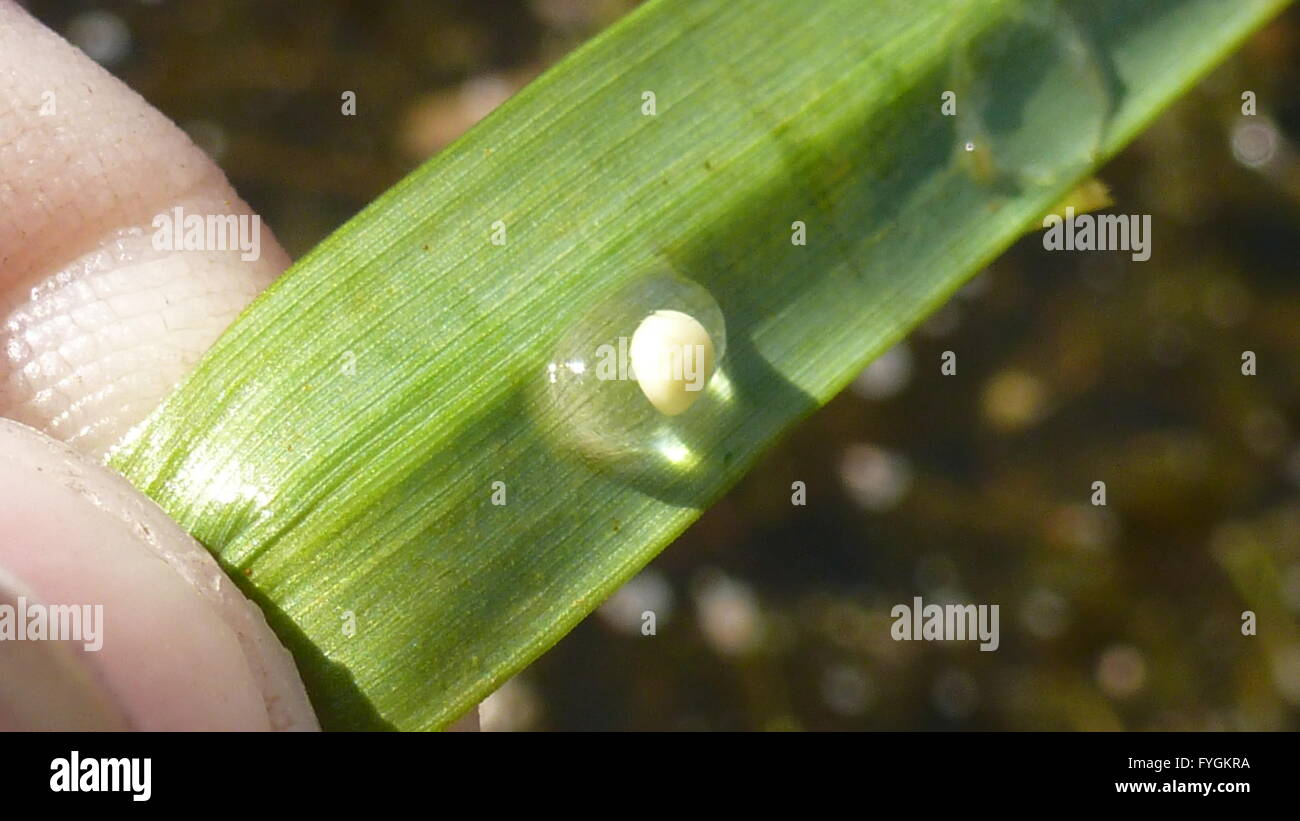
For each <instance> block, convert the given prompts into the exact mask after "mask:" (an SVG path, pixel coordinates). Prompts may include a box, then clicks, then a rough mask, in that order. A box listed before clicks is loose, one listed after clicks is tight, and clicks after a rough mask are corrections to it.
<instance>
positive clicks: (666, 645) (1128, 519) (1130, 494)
mask: <svg viewBox="0 0 1300 821" xmlns="http://www.w3.org/2000/svg"><path fill="white" fill-rule="evenodd" d="M1138 1H1139V0H1134V2H1138ZM864 2H866V0H864ZM26 5H27V7H28V8H29V9H30V10H31V11H32V12H33V13H34V14H35V15H36V16H37V17H39V18H40V19H41V20H43V21H44V22H45V23H46V24H47V25H49V26H50V27H52V28H54V29H55V30H57V31H59V32H61V33H63V34H64V36H66V37H68V39H70V40H72V41H73V42H74V43H76V44H77V45H79V46H80V47H82V48H83V49H84V50H85V51H86V52H87V53H89V54H90V55H91V56H92V57H94V58H95V59H97V60H98V61H99V62H101V63H102V64H104V65H105V66H106V67H107V68H108V69H109V70H111V71H112V72H114V73H115V74H117V75H118V76H119V77H121V78H122V79H123V80H125V81H126V82H127V83H128V84H129V85H131V86H132V87H133V88H135V89H136V90H138V91H139V92H140V93H141V94H142V95H143V96H144V97H145V98H147V99H148V100H149V101H150V102H151V103H153V104H154V105H155V106H157V107H158V108H160V109H161V110H162V111H163V112H164V113H166V114H168V115H169V116H170V117H172V118H173V119H174V120H176V121H177V122H178V123H180V124H181V126H182V127H184V128H185V129H186V130H187V131H188V132H189V133H190V134H191V136H192V137H193V138H194V140H195V141H196V142H197V143H198V144H199V145H201V146H203V147H204V148H205V149H206V150H207V151H208V152H209V153H211V154H212V156H213V157H215V158H216V160H217V161H218V162H219V163H220V164H221V166H222V167H223V168H224V169H225V170H226V172H227V173H228V174H229V176H230V177H231V180H232V181H233V183H234V185H235V187H236V188H237V189H238V190H239V191H240V192H241V194H242V195H243V196H244V198H245V199H247V200H248V201H249V202H250V203H251V204H252V205H253V207H254V208H255V209H257V210H258V211H259V212H260V213H261V214H262V215H263V216H264V217H265V218H266V220H267V221H268V222H269V223H270V225H271V226H272V227H273V228H274V230H275V232H276V234H277V235H278V237H279V239H280V241H281V242H282V243H283V244H284V246H285V247H286V248H287V249H288V251H289V252H290V254H292V255H294V256H298V255H301V254H302V253H304V252H305V251H307V250H308V249H310V248H311V247H312V246H314V245H315V244H316V243H317V242H319V241H320V240H321V239H322V238H323V237H324V236H326V235H327V234H328V233H329V232H330V231H332V230H333V229H335V228H336V227H338V226H339V225H341V224H342V223H343V222H344V221H345V220H346V219H347V218H349V217H350V216H352V215H353V214H355V213H356V212H357V211H358V210H359V209H360V208H362V207H363V206H364V205H365V204H366V203H368V202H369V201H370V200H371V199H373V198H374V197H375V196H377V195H378V194H379V193H381V192H382V191H383V190H384V189H386V188H387V187H388V186H390V185H391V184H393V183H394V182H396V181H397V180H398V179H399V178H401V176H403V175H404V174H405V173H406V172H407V171H409V170H410V169H412V168H414V167H415V166H416V165H418V164H419V163H420V162H421V161H422V160H423V159H425V158H426V157H428V156H430V155H431V154H433V153H434V152H436V151H437V150H438V149H439V148H441V147H442V146H444V145H446V144H447V143H449V142H450V141H451V140H453V139H455V137H456V136H458V135H459V134H460V133H462V132H463V131H465V130H466V129H467V128H469V127H470V126H471V125H472V124H473V123H474V122H476V121H477V120H478V119H480V118H481V117H482V116H484V115H485V114H486V113H487V112H489V111H490V110H491V109H492V108H493V107H494V106H496V105H497V104H499V103H500V102H501V101H502V100H504V99H505V98H507V97H508V96H509V95H510V94H512V93H513V92H514V91H516V90H517V89H518V88H520V87H521V86H522V85H523V84H525V83H526V82H528V80H529V79H531V78H532V77H534V76H536V75H537V74H538V73H539V72H541V71H542V70H544V69H545V68H546V67H547V66H548V65H550V64H551V63H553V62H555V61H556V60H558V59H559V58H561V57H562V56H563V55H564V54H566V53H567V52H568V51H570V50H572V49H573V48H575V47H576V46H578V45H580V44H581V43H582V42H583V41H585V40H586V39H588V38H589V37H591V36H592V35H594V34H595V33H597V32H598V31H599V30H600V29H601V28H603V27H604V26H606V25H609V24H610V23H612V22H613V21H615V20H616V19H618V17H620V16H621V15H622V14H625V13H626V12H627V11H629V10H630V9H631V8H632V7H633V6H634V5H636V3H635V2H632V1H631V0H492V1H491V2H489V1H488V0H462V1H461V2H436V1H435V0H429V2H415V0H407V1H406V2H377V1H376V0H369V1H367V2H361V1H360V0H356V1H354V2H344V1H343V0H319V2H310V3H307V2H266V1H265V0H184V2H179V1H178V2H167V1H166V0H153V2H139V1H137V2H72V1H71V0H63V1H62V2H55V1H54V0H31V2H28V3H26ZM1298 57H1300V11H1298V10H1297V9H1295V8H1292V9H1291V10H1290V11H1289V12H1288V13H1287V14H1286V15H1284V17H1283V18H1281V19H1280V20H1279V21H1277V22H1276V23H1275V24H1273V25H1272V26H1270V27H1269V28H1267V29H1266V30H1264V31H1262V32H1260V33H1259V34H1258V35H1256V36H1255V37H1254V38H1253V39H1251V40H1250V41H1249V42H1248V43H1247V44H1246V46H1245V48H1244V49H1243V50H1242V51H1241V52H1240V53H1239V54H1237V55H1236V56H1235V57H1234V58H1233V59H1232V60H1231V61H1230V62H1229V63H1228V64H1226V65H1225V66H1223V67H1222V68H1220V69H1219V70H1218V71H1216V72H1215V73H1214V74H1213V75H1212V76H1211V77H1210V78H1208V79H1207V80H1206V81H1205V82H1203V83H1202V84H1200V85H1199V86H1198V87H1197V88H1196V89H1195V90H1194V91H1193V92H1192V93H1190V94H1189V95H1188V96H1187V97H1185V98H1184V99H1183V100H1182V101H1181V102H1180V103H1179V104H1178V105H1177V106H1176V107H1175V108H1174V109H1172V110H1171V111H1169V112H1168V113H1166V114H1165V115H1164V116H1163V117H1161V118H1160V119H1159V120H1158V121H1157V122H1156V123H1155V125H1154V126H1153V127H1152V128H1151V129H1150V130H1149V131H1148V132H1147V133H1146V134H1145V135H1144V136H1142V137H1141V138H1140V139H1139V140H1138V141H1137V142H1136V143H1135V144H1134V145H1133V146H1131V147H1130V148H1129V149H1128V150H1127V151H1125V152H1124V153H1123V154H1122V155H1121V156H1120V157H1118V158H1117V159H1116V160H1115V161H1113V162H1112V163H1110V164H1109V165H1108V166H1106V167H1105V168H1103V169H1102V171H1101V172H1100V174H1099V176H1100V177H1101V178H1102V179H1103V180H1104V181H1105V182H1106V183H1108V184H1109V185H1110V186H1111V188H1112V190H1113V194H1114V198H1115V200H1116V205H1115V207H1114V210H1115V211H1116V212H1117V213H1125V214H1151V215H1152V217H1153V224H1154V251H1153V254H1152V257H1151V260H1150V261H1149V262H1146V263H1142V264H1137V263H1133V262H1131V261H1129V259H1128V255H1127V254H1118V253H1074V254H1051V253H1047V252H1045V251H1044V250H1043V249H1042V244H1041V240H1040V237H1039V235H1037V234H1034V235H1031V236H1028V237H1026V238H1024V239H1023V240H1022V241H1021V242H1019V243H1018V244H1017V245H1016V246H1015V247H1014V248H1013V249H1012V250H1011V251H1010V252H1009V253H1007V254H1006V255H1005V256H1004V257H1003V258H1002V259H1000V260H999V261H998V262H997V263H995V264H994V265H993V266H991V267H990V268H989V269H988V270H987V271H985V272H983V273H981V274H980V275H979V276H978V277H977V278H976V279H974V280H973V281H972V282H971V283H970V285H968V286H967V287H966V288H965V289H963V291H962V292H961V293H960V295H959V296H958V297H957V298H956V299H954V300H953V301H952V302H951V303H950V304H948V305H947V306H946V307H945V308H943V309H942V310H941V311H940V312H939V313H937V314H935V315H934V316H932V317H931V318H930V319H929V320H928V321H927V322H926V323H925V324H924V325H923V326H921V327H920V328H918V329H917V330H916V331H915V332H914V333H913V334H912V336H911V337H910V338H909V339H908V340H906V341H905V342H904V343H902V344H900V345H899V346H898V347H896V348H895V349H894V350H893V351H891V352H889V353H888V354H886V355H885V356H884V357H882V358H881V359H879V360H877V362H876V363H875V364H874V365H872V366H871V367H870V368H868V369H867V370H866V371H865V372H863V374H862V375H861V376H860V377H859V378H858V379H857V381H856V382H855V383H854V384H853V386H852V388H851V389H850V390H848V391H846V392H845V393H844V394H843V395H841V396H840V397H839V398H837V399H836V400H835V401H833V402H832V403H831V404H830V405H829V406H828V407H826V408H825V409H824V410H822V411H820V412H819V413H817V414H816V415H814V416H813V417H812V418H810V419H809V420H807V421H806V422H805V423H804V424H802V425H801V426H800V427H799V428H798V429H796V430H795V431H794V432H793V433H792V434H791V435H790V436H789V437H788V438H787V439H786V440H785V441H784V442H783V443H782V444H781V445H779V446H778V447H777V448H775V449H774V450H773V451H772V452H771V453H770V454H769V455H768V456H767V458H766V459H765V460H764V461H763V463H762V464H761V465H760V466H759V467H758V468H757V469H756V470H755V471H754V472H753V473H751V474H750V475H749V476H748V477H747V478H746V479H745V480H744V481H743V482H742V483H741V484H740V485H739V486H738V487H737V488H736V489H735V490H734V491H733V492H732V493H731V494H730V495H728V496H727V497H726V498H725V499H724V500H723V501H722V502H721V503H719V504H718V505H717V506H716V507H714V508H713V509H711V510H710V511H708V512H707V513H706V514H705V515H704V516H703V517H702V518H701V519H700V521H699V522H698V523H697V524H696V525H695V526H694V527H692V528H691V530H690V531H689V532H688V533H686V534H685V535H684V536H683V537H682V538H681V539H680V540H678V541H677V542H676V543H675V544H673V545H672V546H671V547H670V548H669V549H668V550H666V551H665V552H664V553H663V554H662V555H661V556H660V557H659V558H658V559H657V560H655V561H654V562H653V563H652V564H651V565H650V566H649V567H648V568H647V569H646V570H645V571H643V572H642V573H641V575H639V576H638V577H637V578H636V579H634V580H633V581H632V582H631V583H629V584H628V585H627V586H626V587H625V588H624V589H623V590H621V591H620V592H619V593H618V594H616V595H615V597H614V598H613V599H611V600H610V601H609V602H608V603H607V604H606V605H605V606H603V607H602V608H601V609H600V610H599V611H598V612H597V613H596V614H593V615H592V616H591V617H590V618H588V619H587V620H586V621H585V622H584V623H583V624H582V625H580V626H579V627H578V628H577V629H576V630H574V631H573V633H571V634H570V635H569V636H568V637H567V638H565V639H564V640H563V641H562V642H561V643H560V644H559V645H558V646H557V647H556V648H555V649H553V650H552V651H551V652H549V653H548V654H547V655H545V656H544V657H543V658H542V659H541V660H540V661H538V662H537V663H536V664H534V665H533V666H532V667H530V668H529V669H528V670H526V671H525V672H524V673H522V674H521V675H519V676H518V677H517V678H515V679H514V680H513V681H511V682H509V683H508V684H507V685H505V686H504V687H503V688H502V689H501V690H500V691H499V692H498V693H497V694H496V695H494V696H493V697H491V698H490V699H489V700H488V702H487V703H486V704H485V705H484V707H483V722H484V725H485V728H486V729H517V730H525V729H529V730H531V729H539V730H545V729H554V730H572V729H583V730H591V729H600V730H614V729H701V730H703V729H816V730H830V729H949V728H953V729H966V728H969V729H1085V730H1108V729H1265V730H1280V729H1290V730H1294V729H1296V728H1297V727H1298V726H1300V631H1298V630H1297V616H1298V615H1300V504H1298V503H1297V489H1298V488H1300V438H1298V436H1297V435H1298V433H1300V357H1298V356H1297V353H1298V349H1300V278H1298V277H1297V268H1298V267H1300V149H1298V148H1297V144H1298V142H1300V93H1298V92H1300V59H1298ZM1245 90H1250V91H1253V92H1255V94H1256V95H1257V99H1258V114H1257V115H1256V116H1254V117H1244V116H1242V113H1241V94H1242V92H1243V91H1245ZM345 91H354V92H355V93H356V95H357V116H355V117H344V116H341V115H340V105H341V95H342V94H343V92H345ZM937 105H938V101H936V106H937ZM944 351H954V352H956V353H957V355H958V362H959V370H958V374H957V376H955V377H941V376H940V373H939V362H940V356H941V354H942V353H943V352H944ZM1244 351H1253V352H1254V353H1255V354H1256V356H1257V358H1258V374H1257V375H1255V376H1244V375H1243V374H1242V372H1241V357H1242V353H1243V352H1244ZM794 481H802V482H805V483H806V485H807V488H808V502H807V505H806V506H795V505H792V504H791V500H790V496H791V489H790V488H791V483H792V482H794ZM1093 481H1104V482H1105V483H1106V487H1107V504H1106V506H1104V507H1099V506H1094V505H1092V504H1091V503H1090V497H1091V494H1092V487H1091V484H1092V482H1093ZM914 596H922V597H924V599H925V601H926V603H939V604H942V603H948V602H953V603H967V602H969V603H979V604H997V605H999V607H1000V619H1001V646H1000V648H999V649H998V650H997V651H996V652H992V653H981V652H979V651H978V649H977V646H976V645H975V644H974V643H972V642H940V643H926V642H895V641H893V640H892V639H891V638H890V626H891V623H892V620H891V618H890V615H889V613H890V609H891V608H892V607H893V606H894V605H895V604H900V603H910V602H911V601H912V598H913V597H914ZM646 610H653V611H655V613H656V614H657V628H658V629H657V634H656V635H654V636H643V635H642V634H641V623H642V622H641V614H642V613H643V612H644V611H646ZM1245 610H1251V611H1254V613H1255V614H1256V615H1257V618H1258V635H1256V636H1243V635H1242V632H1241V619H1242V612H1243V611H1245Z"/></svg>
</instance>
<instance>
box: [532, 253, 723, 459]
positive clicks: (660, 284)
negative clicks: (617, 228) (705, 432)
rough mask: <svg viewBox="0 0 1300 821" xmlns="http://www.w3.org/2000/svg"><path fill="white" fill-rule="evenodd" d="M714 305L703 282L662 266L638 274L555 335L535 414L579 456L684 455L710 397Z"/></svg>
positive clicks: (718, 313) (716, 363)
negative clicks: (540, 397) (553, 347)
mask: <svg viewBox="0 0 1300 821" xmlns="http://www.w3.org/2000/svg"><path fill="white" fill-rule="evenodd" d="M725 353H726V324H725V322H724V320H723V317H722V310H721V309H720V308H719V307H718V304H717V302H716V301H715V300H714V299H713V296H712V295H711V294H710V293H709V292H708V290H706V289H705V288H704V287H702V286H701V285H699V284H698V283H696V282H693V281H692V280H689V279H686V278H685V277H682V276H678V275H676V274H674V273H671V272H668V271H667V270H663V271H655V272H653V273H650V274H647V275H644V276H640V277H637V278H636V279H634V280H633V281H632V282H631V283H629V284H628V285H626V286H624V287H622V288H620V289H618V290H617V291H615V292H614V293H613V294H612V295H610V296H608V297H606V298H604V299H602V300H600V301H599V302H597V303H596V304H595V305H593V306H592V307H591V308H590V309H588V310H587V311H586V312H585V313H584V314H583V315H582V316H581V317H579V319H578V320H577V321H576V322H574V324H573V325H572V326H570V327H569V328H567V329H566V330H565V331H564V332H562V333H561V334H560V336H559V337H558V340H557V343H556V346H555V350H554V353H553V354H552V356H551V357H550V359H549V361H548V362H547V364H546V373H545V378H544V380H543V384H544V387H545V391H544V401H543V403H542V405H543V406H542V408H541V412H542V413H543V414H544V415H545V417H546V420H547V426H548V428H549V429H550V430H552V431H554V432H556V433H558V434H559V435H560V438H561V439H562V440H563V442H564V444H565V445H566V446H569V447H570V448H572V449H575V450H577V451H579V452H581V453H582V454H584V455H586V456H592V457H609V456H616V455H630V454H637V453H650V454H657V455H658V456H660V457H663V458H664V459H666V460H667V461H669V462H678V461H685V460H686V459H688V458H689V455H690V453H691V450H692V448H691V444H690V443H691V441H692V438H693V436H692V434H693V433H694V432H695V428H696V426H697V424H698V418H699V417H700V416H701V415H702V414H704V413H706V411H704V410H703V408H704V407H705V406H707V405H709V404H710V403H711V402H713V401H725V391H723V392H721V398H720V397H719V393H720V392H719V389H718V379H719V374H718V369H719V367H720V364H721V363H722V360H723V357H724V355H725Z"/></svg>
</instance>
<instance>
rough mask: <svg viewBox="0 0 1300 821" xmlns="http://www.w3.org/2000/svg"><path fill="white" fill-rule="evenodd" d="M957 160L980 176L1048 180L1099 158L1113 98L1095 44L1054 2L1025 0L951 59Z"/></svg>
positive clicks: (1029, 182) (1029, 181) (1039, 182)
mask: <svg viewBox="0 0 1300 821" xmlns="http://www.w3.org/2000/svg"><path fill="white" fill-rule="evenodd" d="M952 83H953V89H954V91H955V93H956V100H957V116H956V127H957V138H958V142H957V145H958V146H959V148H960V150H959V151H958V155H959V159H960V161H961V162H962V163H963V164H964V165H966V166H967V167H968V168H969V169H970V170H971V172H972V174H973V175H974V176H975V178H976V179H977V180H978V181H979V182H989V181H990V179H991V177H992V176H994V175H996V176H1000V177H1003V178H1006V179H1008V180H1010V181H1013V182H1016V183H1018V184H1019V185H1021V186H1036V185H1048V184H1052V183H1054V182H1056V181H1058V180H1060V179H1062V178H1064V177H1069V176H1073V175H1076V174H1077V173H1078V172H1079V170H1080V169H1081V168H1083V167H1086V166H1087V165H1088V164H1089V163H1091V162H1093V161H1094V159H1095V157H1096V154H1097V152H1098V150H1099V148H1100V146H1101V143H1102V139H1103V136H1104V133H1105V130H1106V128H1107V125H1108V123H1109V120H1110V117H1111V114H1112V108H1113V105H1114V103H1113V100H1112V95H1111V92H1110V87H1109V85H1108V81H1107V76H1106V72H1105V71H1104V69H1103V67H1102V63H1101V61H1100V58H1099V57H1098V56H1097V54H1096V52H1095V50H1094V49H1093V47H1092V45H1091V44H1090V43H1089V41H1088V39H1087V38H1086V37H1085V36H1084V34H1083V32H1082V31H1081V30H1080V28H1079V26H1078V24H1077V23H1076V22H1075V21H1074V20H1073V18H1072V17H1071V16H1070V14H1069V13H1068V12H1067V11H1066V9H1065V8H1063V7H1062V5H1060V4H1058V3H1057V2H1056V0H1026V2H1024V3H1021V4H1018V5H1016V6H1015V10H1014V11H1011V12H1008V13H1007V14H1006V15H1005V17H1004V18H997V19H991V24H990V26H989V27H988V28H985V29H982V30H976V31H973V32H972V34H971V36H970V37H969V39H968V40H967V41H966V42H965V43H964V44H963V45H962V46H961V47H960V48H958V49H957V50H956V51H955V53H954V56H953V60H952Z"/></svg>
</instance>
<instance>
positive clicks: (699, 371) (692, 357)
mask: <svg viewBox="0 0 1300 821" xmlns="http://www.w3.org/2000/svg"><path fill="white" fill-rule="evenodd" d="M629 354H630V356H631V358H632V369H633V371H634V373H635V374H636V381H637V384H638V385H640V386H641V392H642V393H644V394H645V397H646V399H649V400H650V404H652V405H654V406H655V408H657V409H658V410H659V412H660V413H664V414H667V415H668V416H676V415H677V414H679V413H682V412H683V411H685V410H686V409H687V408H689V407H690V406H691V405H694V404H695V400H697V399H699V398H700V395H701V392H702V391H703V390H704V386H705V385H707V384H708V382H709V377H711V376H713V340H712V339H710V338H709V332H708V331H706V330H704V326H703V325H701V324H700V323H699V321H698V320H696V319H695V317H693V316H691V315H690V314H685V313H682V312H681V311H666V310H659V311H655V312H654V313H652V314H650V316H648V317H646V318H645V319H643V320H641V324H640V325H638V326H637V329H636V332H635V333H633V334H632V345H631V349H630V351H629Z"/></svg>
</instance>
